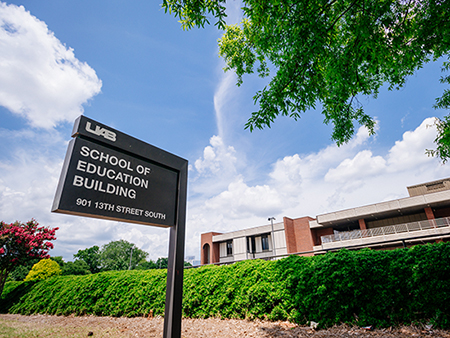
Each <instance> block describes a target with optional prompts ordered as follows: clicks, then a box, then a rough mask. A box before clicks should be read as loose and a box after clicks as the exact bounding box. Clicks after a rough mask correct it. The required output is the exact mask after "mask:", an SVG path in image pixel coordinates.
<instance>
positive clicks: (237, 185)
mask: <svg viewBox="0 0 450 338" xmlns="http://www.w3.org/2000/svg"><path fill="white" fill-rule="evenodd" d="M205 206H206V208H208V209H209V210H210V211H211V212H216V213H220V214H222V215H224V216H226V218H231V219H240V218H242V217H244V218H246V217H249V216H259V215H261V214H273V213H278V212H280V211H281V210H282V206H283V201H282V200H281V198H280V195H279V193H278V192H277V191H276V190H273V189H272V188H270V187H269V186H268V185H256V186H253V187H249V186H248V185H247V184H245V183H244V181H243V179H242V177H238V178H237V180H236V181H234V182H232V183H230V185H229V186H228V189H227V190H226V191H223V192H221V193H220V194H219V195H217V196H215V197H213V198H211V199H209V200H207V201H206V202H205Z"/></svg>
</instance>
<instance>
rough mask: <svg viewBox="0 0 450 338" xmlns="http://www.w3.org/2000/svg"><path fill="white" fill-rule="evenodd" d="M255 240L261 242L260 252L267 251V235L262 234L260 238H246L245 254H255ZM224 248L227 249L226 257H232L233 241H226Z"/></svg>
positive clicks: (268, 248)
mask: <svg viewBox="0 0 450 338" xmlns="http://www.w3.org/2000/svg"><path fill="white" fill-rule="evenodd" d="M256 240H260V241H261V249H262V251H269V250H270V246H269V234H264V235H261V236H258V237H256V236H249V237H247V252H248V253H256V252H257V249H256V248H257V246H256ZM226 248H227V256H232V255H233V240H231V239H230V240H228V241H227V242H226Z"/></svg>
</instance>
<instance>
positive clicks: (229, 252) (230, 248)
mask: <svg viewBox="0 0 450 338" xmlns="http://www.w3.org/2000/svg"><path fill="white" fill-rule="evenodd" d="M232 255H233V241H232V240H231V241H227V256H232Z"/></svg>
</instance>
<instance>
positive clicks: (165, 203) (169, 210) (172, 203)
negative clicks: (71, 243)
mask: <svg viewBox="0 0 450 338" xmlns="http://www.w3.org/2000/svg"><path fill="white" fill-rule="evenodd" d="M73 136H74V137H75V138H74V139H72V140H71V141H70V143H69V148H68V151H67V154H66V158H65V162H64V167H63V171H62V174H61V178H60V182H59V185H58V190H57V193H56V196H55V200H54V202H53V208H52V211H55V212H60V213H66V214H72V215H80V216H88V217H96V218H103V219H109V220H116V221H124V222H132V223H140V224H148V225H157V226H163V227H170V226H174V225H175V223H176V212H177V199H178V187H179V173H180V169H181V167H182V166H185V165H186V164H187V161H186V160H183V159H181V158H179V157H177V156H175V155H173V154H170V153H168V152H165V151H163V150H161V149H158V148H156V147H154V146H151V145H149V144H147V143H144V142H142V141H139V140H137V139H135V138H133V137H131V136H128V135H126V134H123V133H121V132H119V131H117V130H114V129H112V128H109V127H107V126H104V125H102V124H100V123H98V122H95V121H93V120H91V119H88V118H86V117H84V116H80V117H79V118H78V119H77V121H76V122H75V127H74V132H73Z"/></svg>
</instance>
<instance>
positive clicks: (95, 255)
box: [73, 245, 100, 273]
mask: <svg viewBox="0 0 450 338" xmlns="http://www.w3.org/2000/svg"><path fill="white" fill-rule="evenodd" d="M73 258H75V259H77V258H78V259H81V260H83V261H84V262H86V264H87V265H88V266H89V270H90V271H91V272H92V273H97V272H100V248H99V247H98V246H97V245H94V246H93V247H90V248H86V249H84V250H78V252H77V253H76V254H75V255H73Z"/></svg>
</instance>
